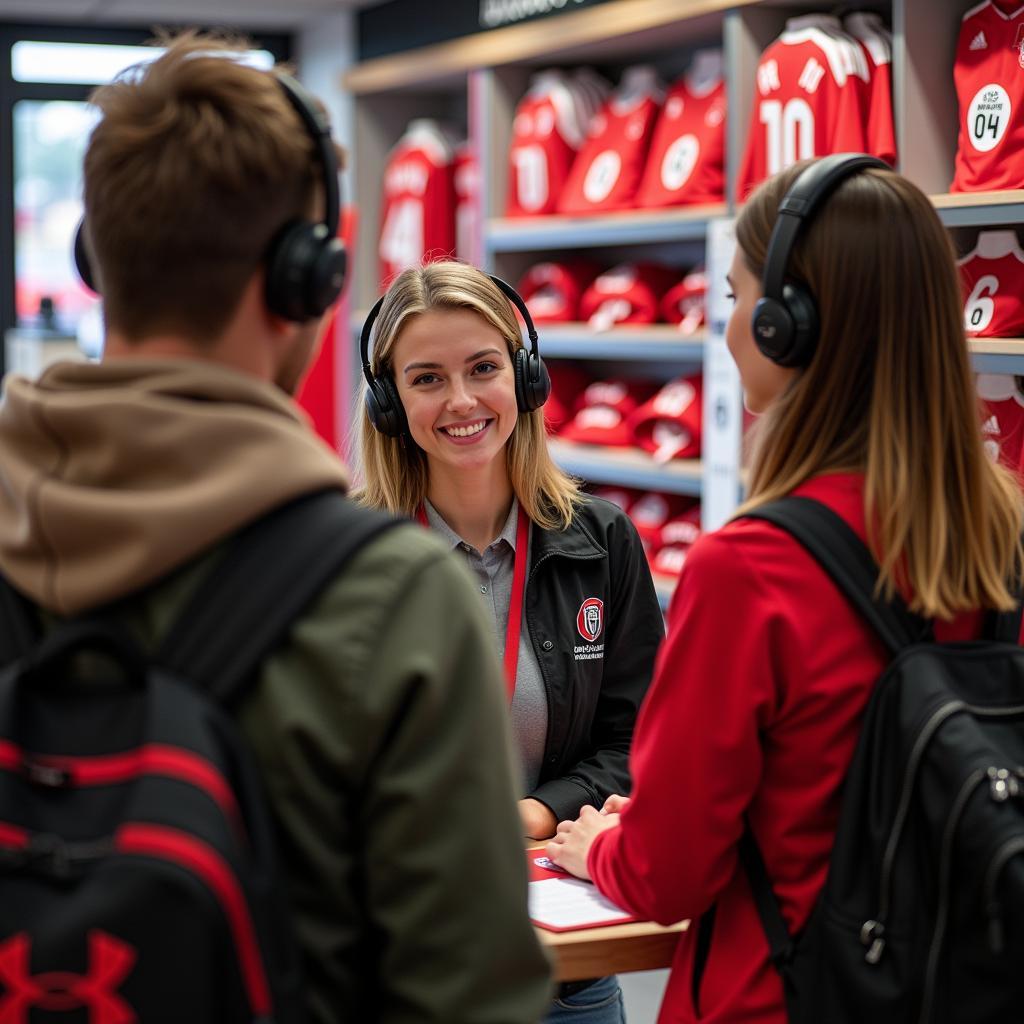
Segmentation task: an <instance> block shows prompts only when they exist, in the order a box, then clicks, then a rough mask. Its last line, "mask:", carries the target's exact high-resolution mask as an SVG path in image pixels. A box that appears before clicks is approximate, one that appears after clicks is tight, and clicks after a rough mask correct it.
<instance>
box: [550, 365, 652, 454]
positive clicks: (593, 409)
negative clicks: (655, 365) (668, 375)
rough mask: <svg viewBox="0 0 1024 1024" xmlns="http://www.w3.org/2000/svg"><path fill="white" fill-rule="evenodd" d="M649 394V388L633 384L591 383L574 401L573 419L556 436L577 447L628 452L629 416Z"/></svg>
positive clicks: (630, 432)
mask: <svg viewBox="0 0 1024 1024" xmlns="http://www.w3.org/2000/svg"><path fill="white" fill-rule="evenodd" d="M653 391H654V386H653V385H649V384H640V383H638V382H636V381H624V380H599V381H594V383H593V384H590V385H589V386H588V387H587V388H586V390H585V391H584V392H583V394H582V396H581V397H580V399H579V400H578V403H577V406H578V407H577V410H576V415H575V416H574V417H573V418H572V420H571V421H570V422H569V423H568V424H567V425H566V426H565V427H564V428H563V429H562V431H561V432H560V433H559V435H558V436H559V437H560V438H563V439H564V440H566V441H576V442H578V443H580V444H599V445H605V446H607V447H609V448H628V447H630V446H631V445H632V444H633V430H632V427H631V425H630V422H629V420H630V416H631V414H632V413H634V412H635V411H636V410H637V409H638V408H639V407H640V405H641V403H642V402H644V401H645V400H646V399H647V397H648V396H649V395H650V394H651V393H652V392H653Z"/></svg>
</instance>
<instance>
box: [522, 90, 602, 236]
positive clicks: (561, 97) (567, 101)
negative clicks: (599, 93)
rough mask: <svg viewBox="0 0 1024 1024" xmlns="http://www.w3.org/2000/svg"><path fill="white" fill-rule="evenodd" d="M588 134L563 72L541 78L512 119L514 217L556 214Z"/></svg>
mask: <svg viewBox="0 0 1024 1024" xmlns="http://www.w3.org/2000/svg"><path fill="white" fill-rule="evenodd" d="M584 135H585V125H583V124H582V123H581V122H580V110H579V107H578V104H577V100H576V97H575V96H574V92H573V88H572V86H571V85H570V83H569V82H567V81H566V79H565V77H564V76H563V75H562V73H561V72H560V71H544V72H541V73H540V74H539V75H536V76H535V77H534V79H533V81H532V84H531V86H530V89H529V91H528V92H527V93H526V95H525V96H524V97H523V98H522V99H521V100H520V101H519V105H518V106H517V107H516V113H515V117H514V119H513V121H512V145H511V147H510V149H509V154H508V159H509V168H508V199H507V202H506V204H505V212H506V214H507V215H508V216H509V217H522V216H533V215H540V214H545V213H554V211H555V208H556V206H557V204H558V197H559V195H560V194H561V192H562V188H563V187H564V185H565V182H566V179H567V178H568V177H569V170H570V168H571V167H572V164H573V160H575V158H576V153H577V151H578V150H579V148H580V146H582V145H583V139H584Z"/></svg>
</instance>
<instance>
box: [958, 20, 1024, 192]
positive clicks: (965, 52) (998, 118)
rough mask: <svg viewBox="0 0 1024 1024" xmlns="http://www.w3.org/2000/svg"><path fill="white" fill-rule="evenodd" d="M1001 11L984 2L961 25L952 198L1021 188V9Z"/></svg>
mask: <svg viewBox="0 0 1024 1024" xmlns="http://www.w3.org/2000/svg"><path fill="white" fill-rule="evenodd" d="M1004 6H1005V5H1004ZM1004 6H1000V5H998V4H996V3H994V2H993V0H987V2H986V3H982V4H978V6H977V7H974V8H972V9H971V10H969V11H968V12H967V13H966V14H965V15H964V17H963V21H962V22H961V25H960V37H959V40H958V42H957V47H956V64H955V65H954V68H953V80H954V82H955V83H956V95H957V99H958V101H959V104H960V127H959V134H958V138H957V152H956V169H955V172H954V175H953V184H952V185H951V186H950V191H952V192H977V191H984V190H986V189H1007V188H1021V187H1022V186H1024V6H1021V7H1020V8H1019V9H1018V10H1016V11H1015V12H1014V13H1013V14H1009V13H1006V12H1005V10H1004Z"/></svg>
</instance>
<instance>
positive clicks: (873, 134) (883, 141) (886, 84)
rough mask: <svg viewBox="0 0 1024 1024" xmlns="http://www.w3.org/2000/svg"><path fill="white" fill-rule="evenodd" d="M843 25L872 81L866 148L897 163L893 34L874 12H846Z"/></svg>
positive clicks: (881, 158)
mask: <svg viewBox="0 0 1024 1024" xmlns="http://www.w3.org/2000/svg"><path fill="white" fill-rule="evenodd" d="M843 28H844V29H846V31H847V32H848V33H849V34H850V35H851V36H853V38H854V39H856V40H857V42H858V43H859V44H860V46H861V47H862V48H863V50H864V54H865V56H866V57H867V62H868V70H869V72H870V75H871V84H870V86H869V89H868V98H867V103H868V121H867V139H868V149H867V151H868V152H869V153H870V154H871V155H872V156H877V157H878V158H879V159H880V160H884V161H885V162H886V163H887V164H891V165H892V166H895V165H896V125H895V123H894V122H893V116H892V36H891V35H890V34H889V31H888V29H886V27H885V23H884V22H883V21H882V17H881V15H879V14H875V13H874V12H873V11H858V12H857V13H855V14H850V15H847V17H846V18H845V19H844V20H843Z"/></svg>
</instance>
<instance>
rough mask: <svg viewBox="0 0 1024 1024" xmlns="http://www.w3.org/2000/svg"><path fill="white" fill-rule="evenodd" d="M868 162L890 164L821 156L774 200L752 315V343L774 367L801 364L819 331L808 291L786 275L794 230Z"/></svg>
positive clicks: (885, 167)
mask: <svg viewBox="0 0 1024 1024" xmlns="http://www.w3.org/2000/svg"><path fill="white" fill-rule="evenodd" d="M870 167H878V168H881V169H882V170H885V171H888V170H891V169H892V168H891V167H889V165H888V164H887V163H885V162H884V161H882V160H879V159H878V158H877V157H873V156H868V155H867V154H866V153H836V154H834V155H833V156H826V157H822V159H820V160H816V161H815V162H814V163H813V164H811V165H810V166H809V167H808V168H807V169H806V170H804V171H803V172H801V174H800V175H799V176H798V177H797V179H796V181H794V182H793V184H792V185H791V186H790V187H789V190H788V191H787V192H786V195H785V197H784V198H783V200H782V202H781V203H780V204H779V212H778V218H777V220H776V221H775V227H774V229H773V230H772V237H771V241H770V242H769V243H768V255H767V256H766V257H765V261H764V275H763V277H762V282H761V284H762V291H763V293H764V298H762V299H759V300H758V302H757V305H756V306H755V307H754V317H753V332H754V341H755V343H756V344H757V347H758V348H759V349H760V350H761V352H762V353H763V354H764V355H766V356H767V357H768V358H769V359H770V360H772V362H774V363H778V364H779V366H807V364H808V363H810V361H811V357H812V356H813V355H814V350H815V349H816V348H817V345H818V334H819V331H820V324H819V319H818V306H817V304H816V303H815V301H814V296H813V295H812V294H811V293H810V292H809V291H808V290H807V288H806V287H804V286H803V285H801V284H796V283H793V282H788V281H787V280H786V269H787V266H788V263H789V257H790V253H791V252H792V251H793V244H794V243H795V242H796V239H797V235H799V233H800V229H801V228H802V227H803V226H804V225H805V224H806V223H807V222H808V221H809V220H810V219H811V218H812V217H813V216H814V213H815V211H816V210H817V209H818V207H819V206H821V204H822V203H823V202H824V200H825V199H826V198H827V197H828V196H829V195H831V193H832V192H833V190H834V189H835V188H836V187H837V186H838V185H839V184H840V183H841V182H842V181H845V180H846V179H847V178H851V177H853V176H854V175H855V174H859V173H860V172H861V171H863V170H866V169H868V168H870ZM837 244H839V241H838V240H837Z"/></svg>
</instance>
